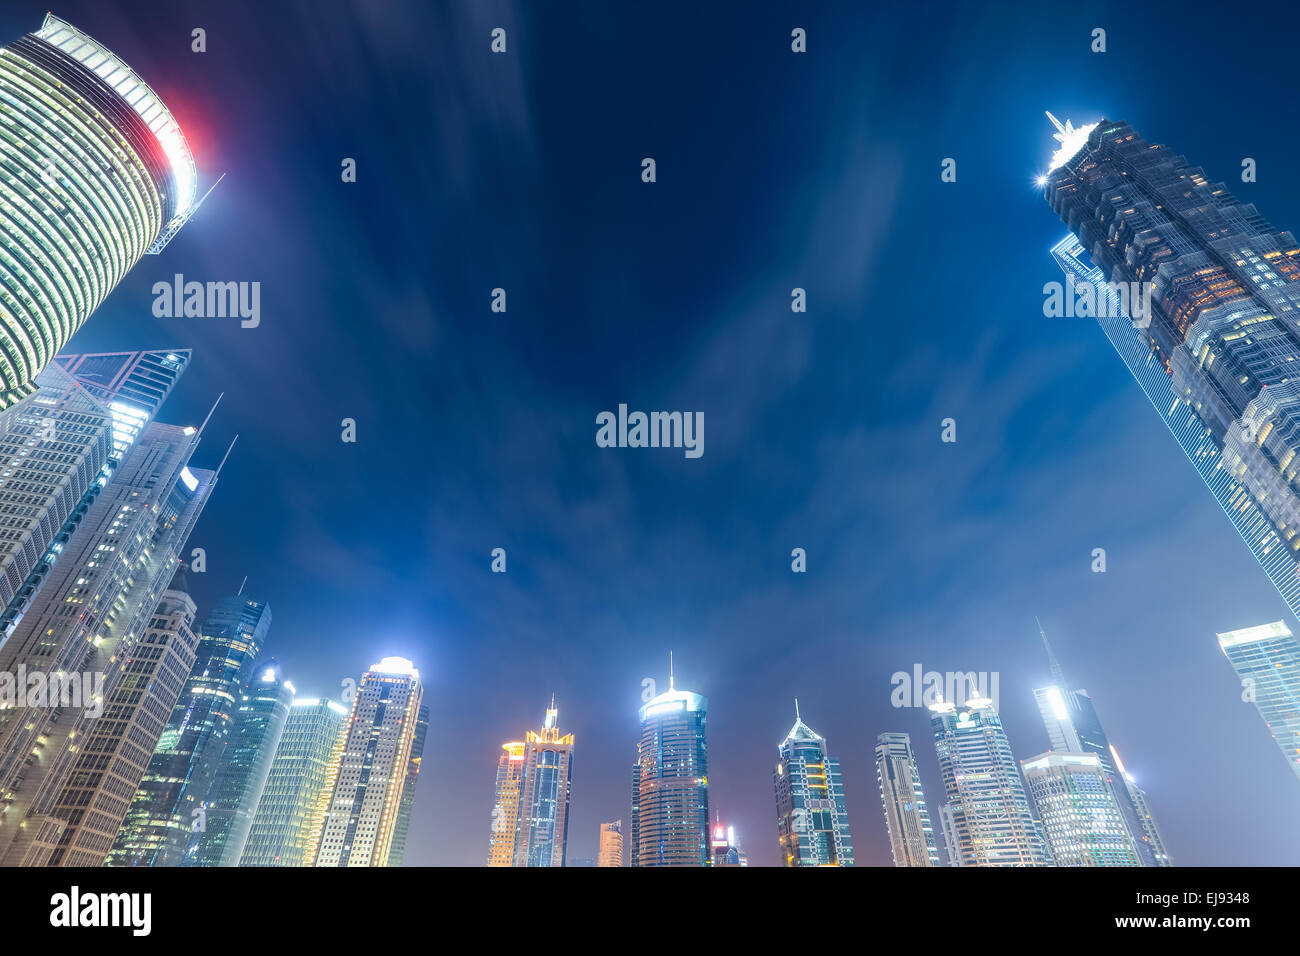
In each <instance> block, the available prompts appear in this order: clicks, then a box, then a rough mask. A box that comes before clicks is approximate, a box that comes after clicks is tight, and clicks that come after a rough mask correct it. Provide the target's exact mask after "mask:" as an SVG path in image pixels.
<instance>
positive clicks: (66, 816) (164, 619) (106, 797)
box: [48, 566, 199, 866]
mask: <svg viewBox="0 0 1300 956" xmlns="http://www.w3.org/2000/svg"><path fill="white" fill-rule="evenodd" d="M195 614H196V609H195V607H194V601H193V599H192V598H191V597H190V595H189V590H188V584H187V582H186V579H185V569H184V567H183V566H182V567H181V569H180V570H178V571H177V572H176V575H175V577H173V578H172V583H171V585H170V586H169V587H168V589H167V590H166V591H164V592H163V596H162V599H161V600H160V601H159V602H158V609H157V610H156V611H155V612H154V615H153V618H152V620H150V622H149V626H148V628H147V629H146V630H145V632H144V635H143V636H142V637H141V638H140V642H139V645H138V646H137V648H136V649H135V651H134V652H133V656H132V657H131V658H130V659H129V660H127V661H125V662H124V663H125V671H126V672H125V673H124V674H123V676H122V679H121V680H120V681H119V682H118V684H117V689H116V690H115V691H113V693H112V695H111V696H110V697H109V698H108V700H107V701H106V703H105V705H104V713H103V716H102V717H101V718H100V719H98V720H96V721H94V722H93V723H92V725H91V729H90V737H89V738H88V739H87V740H86V742H85V743H84V744H83V745H82V746H81V750H80V753H79V755H78V757H77V763H76V766H75V768H74V769H73V772H72V775H71V777H70V778H69V779H68V784H67V786H65V787H64V788H63V791H62V792H61V793H60V794H59V797H58V799H57V800H56V801H55V803H54V806H53V808H52V809H51V811H50V814H51V816H53V817H55V818H57V819H62V820H67V821H68V826H67V827H66V828H65V829H64V830H63V832H62V833H61V834H60V836H59V843H58V847H57V848H56V849H55V851H54V852H53V854H51V856H50V860H49V864H48V865H50V866H100V865H102V864H103V862H104V857H105V856H106V855H107V854H108V851H109V849H110V848H111V847H112V845H113V838H114V837H115V836H117V831H118V828H119V827H120V826H121V825H122V819H123V817H125V815H126V810H127V806H128V802H129V799H130V794H133V793H135V789H136V787H138V786H139V785H140V778H141V777H143V776H144V772H145V768H146V767H147V765H148V761H149V752H148V748H147V747H143V746H141V742H142V741H151V740H157V739H158V737H159V735H161V734H162V730H163V727H164V725H165V722H166V716H167V714H169V713H171V709H172V706H173V705H174V704H175V703H176V699H177V698H178V697H179V696H180V693H181V688H182V687H183V686H184V685H185V675H187V674H188V673H189V672H190V667H191V666H192V665H193V663H194V655H195V652H196V650H197V649H198V644H199V639H198V636H197V635H196V634H195V633H194V631H193V629H192V628H193V625H194V616H195ZM86 808H91V809H90V810H89V811H87V810H86Z"/></svg>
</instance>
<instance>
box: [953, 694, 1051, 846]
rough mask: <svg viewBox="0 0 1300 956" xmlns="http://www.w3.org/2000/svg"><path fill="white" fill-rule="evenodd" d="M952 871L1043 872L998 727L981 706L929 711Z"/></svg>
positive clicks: (1034, 827) (989, 709) (973, 702)
mask: <svg viewBox="0 0 1300 956" xmlns="http://www.w3.org/2000/svg"><path fill="white" fill-rule="evenodd" d="M930 712H931V716H930V724H931V726H932V728H933V730H934V749H935V754H936V755H937V756H938V758H939V772H940V774H941V775H942V777H943V786H944V791H945V793H946V795H947V798H948V802H947V803H946V804H945V805H944V806H943V807H942V809H941V811H940V818H941V822H942V826H943V833H944V840H945V842H946V844H947V847H948V862H949V863H950V864H951V865H953V866H1050V865H1051V858H1050V857H1049V856H1048V853H1047V848H1046V845H1045V843H1044V841H1043V835H1042V832H1041V831H1040V829H1039V826H1038V821H1037V820H1035V819H1034V816H1033V813H1031V812H1030V809H1029V798H1028V797H1027V796H1026V795H1025V788H1024V784H1023V783H1022V782H1021V779H1020V768H1019V767H1018V766H1017V765H1016V759H1015V757H1013V756H1012V754H1011V744H1010V743H1009V742H1008V741H1007V735H1006V733H1005V732H1004V731H1003V729H1002V720H1001V718H1000V717H998V714H997V711H996V710H994V709H993V702H992V701H991V700H989V699H987V698H971V699H969V700H967V701H965V703H964V704H963V705H962V707H961V708H958V707H956V706H955V705H954V704H952V703H951V702H948V701H943V702H940V703H936V704H931V705H930Z"/></svg>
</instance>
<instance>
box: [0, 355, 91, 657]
mask: <svg viewBox="0 0 1300 956" xmlns="http://www.w3.org/2000/svg"><path fill="white" fill-rule="evenodd" d="M36 385H37V386H38V390H37V392H36V394H34V395H32V396H31V397H30V398H29V399H28V400H27V401H25V402H23V403H21V404H20V405H18V406H15V407H14V408H12V409H11V410H10V411H9V412H7V413H6V415H5V418H6V421H7V424H8V427H7V428H6V429H5V430H4V432H3V434H0V466H2V468H0V612H3V610H4V609H5V608H6V607H7V606H8V605H9V604H10V603H11V602H13V601H14V599H15V598H16V597H18V596H19V595H20V594H23V592H24V590H25V591H26V593H25V594H24V597H30V596H31V595H32V594H34V593H35V592H36V590H37V587H38V582H37V581H32V578H33V577H34V572H35V571H36V570H37V568H38V567H41V565H42V563H43V560H45V559H47V558H49V557H51V555H50V549H51V547H52V546H53V545H55V544H56V543H57V545H58V548H59V550H62V547H63V544H64V543H66V541H67V538H66V536H65V537H64V540H63V541H58V542H56V537H57V536H58V535H59V533H60V531H61V530H63V528H64V525H65V523H67V522H68V519H69V518H70V517H71V516H72V515H73V513H74V512H75V511H76V510H77V508H78V506H79V505H80V504H81V502H82V500H83V499H84V498H85V497H86V494H87V492H89V491H90V489H91V486H92V485H94V484H95V483H96V482H97V481H99V480H100V479H101V478H102V477H103V476H104V469H105V466H106V465H107V464H108V458H109V452H110V450H111V442H112V434H113V417H112V415H111V414H110V412H109V410H108V409H107V408H105V407H104V406H103V405H101V404H100V403H99V402H97V401H96V400H95V399H93V398H91V397H90V396H89V395H87V394H86V392H85V390H84V389H82V388H80V387H78V385H77V383H76V382H74V381H73V380H72V379H71V378H69V377H68V376H67V375H65V374H64V373H63V371H62V370H61V369H60V368H59V367H58V366H51V367H50V368H47V369H46V370H45V371H43V372H41V373H40V374H39V375H37V377H36ZM51 563H52V562H51ZM42 577H43V575H42ZM9 623H10V621H9V620H6V619H3V618H0V645H3V644H4V641H5V635H6V632H7V631H8V630H11V628H9V627H6V626H5V625H8V624H9Z"/></svg>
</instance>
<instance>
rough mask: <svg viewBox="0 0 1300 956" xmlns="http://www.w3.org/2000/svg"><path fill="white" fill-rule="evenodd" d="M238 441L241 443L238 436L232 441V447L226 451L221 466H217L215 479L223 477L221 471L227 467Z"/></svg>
mask: <svg viewBox="0 0 1300 956" xmlns="http://www.w3.org/2000/svg"><path fill="white" fill-rule="evenodd" d="M237 441H239V436H238V435H236V436H235V437H234V438H232V439H230V446H229V447H228V448H227V449H226V453H225V454H224V455H222V456H221V464H219V465H217V470H216V472H215V477H217V478H219V477H221V469H222V468H224V467H225V465H226V459H227V458H229V457H230V453H231V452H232V451H234V450H235V442H237Z"/></svg>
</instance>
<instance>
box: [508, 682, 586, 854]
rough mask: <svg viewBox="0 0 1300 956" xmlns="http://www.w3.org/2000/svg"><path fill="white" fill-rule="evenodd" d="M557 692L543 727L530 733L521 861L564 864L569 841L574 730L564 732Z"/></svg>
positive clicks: (518, 847) (518, 839)
mask: <svg viewBox="0 0 1300 956" xmlns="http://www.w3.org/2000/svg"><path fill="white" fill-rule="evenodd" d="M559 719H560V715H559V711H558V710H556V708H555V700H554V698H552V700H551V706H550V707H549V708H547V711H546V718H545V720H544V721H543V723H542V729H541V730H540V731H535V730H530V731H528V732H527V733H526V734H524V767H523V779H522V780H521V782H520V785H519V820H518V822H517V824H516V828H515V866H564V855H565V853H566V851H567V847H568V843H569V791H570V789H571V787H572V785H573V734H562V733H560V729H559Z"/></svg>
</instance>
